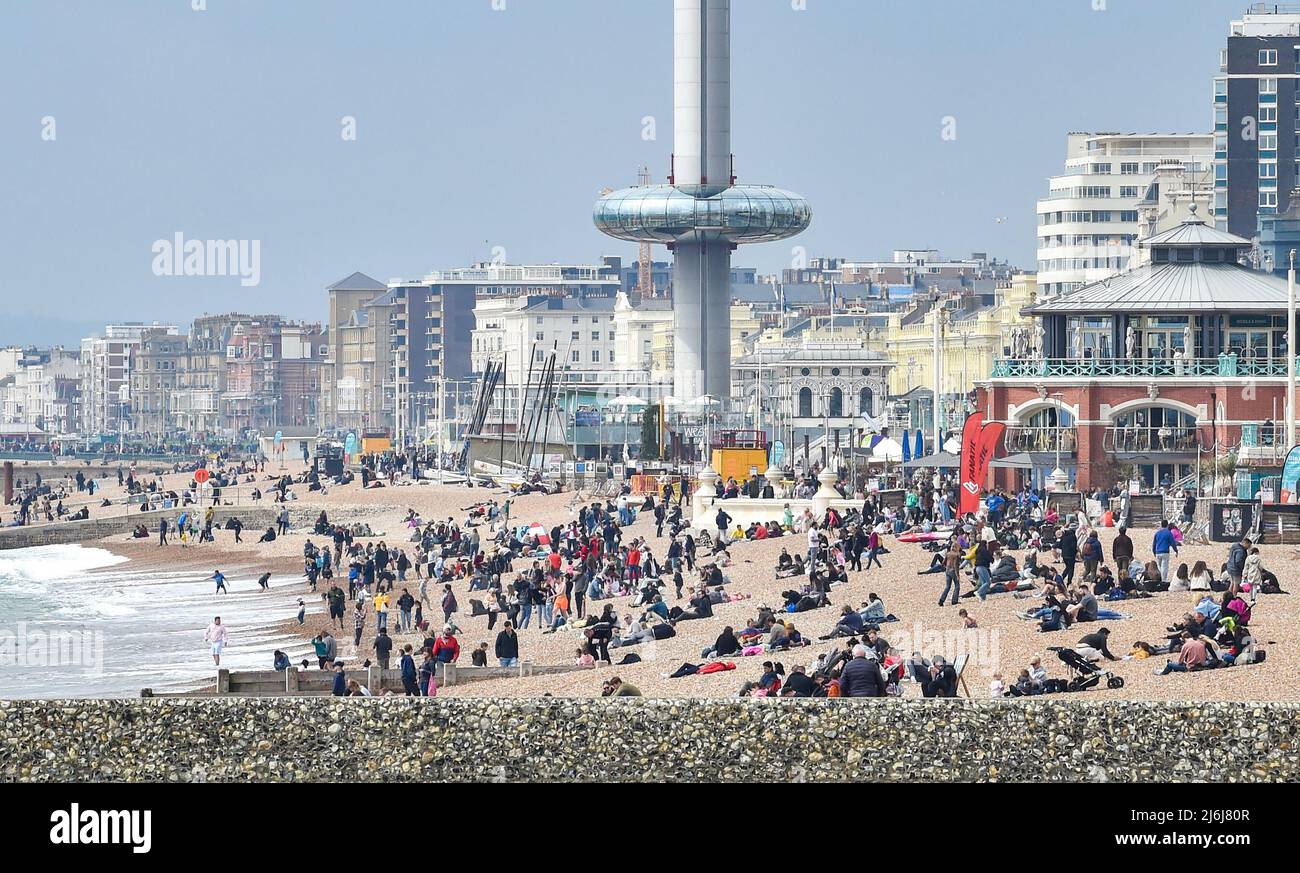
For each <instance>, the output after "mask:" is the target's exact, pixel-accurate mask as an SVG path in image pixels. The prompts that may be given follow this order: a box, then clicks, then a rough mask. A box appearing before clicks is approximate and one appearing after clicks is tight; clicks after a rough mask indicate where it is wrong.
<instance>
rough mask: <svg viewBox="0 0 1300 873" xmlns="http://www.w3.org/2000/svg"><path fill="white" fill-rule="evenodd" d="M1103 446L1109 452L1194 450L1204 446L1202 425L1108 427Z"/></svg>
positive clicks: (1134, 452) (1185, 451)
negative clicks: (1202, 442) (1197, 426)
mask: <svg viewBox="0 0 1300 873" xmlns="http://www.w3.org/2000/svg"><path fill="white" fill-rule="evenodd" d="M1101 447H1102V448H1103V449H1104V450H1105V451H1108V452H1121V453H1130V454H1148V453H1150V452H1183V453H1193V452H1197V451H1200V449H1201V435H1200V429H1199V428H1196V427H1123V426H1119V425H1116V426H1112V427H1108V428H1106V430H1105V432H1104V433H1103V434H1102V438H1101Z"/></svg>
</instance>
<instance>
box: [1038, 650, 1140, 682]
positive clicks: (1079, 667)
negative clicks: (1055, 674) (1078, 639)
mask: <svg viewBox="0 0 1300 873" xmlns="http://www.w3.org/2000/svg"><path fill="white" fill-rule="evenodd" d="M1048 651H1050V652H1056V657H1058V658H1060V659H1061V663H1063V664H1065V666H1066V667H1068V668H1069V670H1070V681H1069V683H1068V684H1067V686H1066V690H1067V691H1086V690H1087V689H1089V688H1093V687H1095V686H1096V685H1097V683H1098V682H1100V681H1101V680H1102V679H1105V680H1106V687H1107V688H1123V687H1124V677H1123V676H1118V675H1116V674H1114V673H1112V672H1110V671H1109V670H1103V669H1101V668H1100V667H1098V666H1097V665H1096V664H1094V663H1092V662H1091V661H1089V660H1088V659H1086V658H1084V657H1083V655H1080V654H1079V653H1078V652H1076V651H1075V650H1074V649H1068V648H1065V647H1064V646H1049V647H1048Z"/></svg>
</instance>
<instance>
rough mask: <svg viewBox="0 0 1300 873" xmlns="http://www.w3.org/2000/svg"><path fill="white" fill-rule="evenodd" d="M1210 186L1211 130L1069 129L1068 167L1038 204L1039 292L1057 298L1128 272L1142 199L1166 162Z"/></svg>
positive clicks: (1066, 164) (1049, 184) (1212, 151)
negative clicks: (1171, 162) (1083, 130)
mask: <svg viewBox="0 0 1300 873" xmlns="http://www.w3.org/2000/svg"><path fill="white" fill-rule="evenodd" d="M1169 160H1176V161H1179V162H1180V163H1182V165H1183V167H1184V169H1185V170H1186V174H1187V177H1188V178H1189V179H1190V180H1196V181H1202V182H1204V183H1205V184H1207V185H1208V184H1210V183H1211V182H1212V180H1213V173H1214V136H1213V134H1208V133H1206V134H1133V133H1124V134H1121V133H1071V134H1069V136H1068V137H1067V140H1066V158H1065V169H1064V172H1062V173H1061V174H1060V175H1057V176H1052V177H1051V178H1050V179H1049V180H1048V193H1047V196H1046V197H1044V198H1042V199H1041V200H1039V201H1038V205H1037V217H1038V230H1037V237H1038V293H1039V295H1040V296H1042V297H1053V296H1056V295H1058V294H1061V293H1063V292H1067V291H1072V290H1074V289H1076V288H1079V287H1080V286H1082V285H1085V284H1087V283H1090V282H1098V281H1101V280H1102V279H1106V278H1108V277H1110V276H1114V275H1116V274H1117V273H1119V272H1121V271H1123V270H1125V269H1127V268H1128V267H1129V261H1130V259H1131V258H1132V257H1133V255H1134V253H1135V251H1136V247H1135V246H1134V243H1135V242H1136V241H1137V238H1138V219H1139V216H1138V204H1139V203H1140V202H1141V201H1142V200H1143V199H1144V198H1145V197H1146V194H1147V189H1148V187H1149V186H1150V185H1151V182H1152V181H1153V180H1154V179H1155V176H1156V169H1157V167H1159V166H1160V164H1161V162H1162V161H1169Z"/></svg>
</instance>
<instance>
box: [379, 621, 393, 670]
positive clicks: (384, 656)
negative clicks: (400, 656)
mask: <svg viewBox="0 0 1300 873" xmlns="http://www.w3.org/2000/svg"><path fill="white" fill-rule="evenodd" d="M392 651H393V638H392V637H390V636H389V635H388V628H384V627H381V628H380V629H379V631H378V632H377V633H376V635H375V660H376V661H378V662H379V669H381V670H387V669H388V659H389V656H390V655H391V654H392Z"/></svg>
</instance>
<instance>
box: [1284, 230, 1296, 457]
mask: <svg viewBox="0 0 1300 873" xmlns="http://www.w3.org/2000/svg"><path fill="white" fill-rule="evenodd" d="M1295 354H1296V347H1295V249H1292V250H1291V255H1290V263H1289V265H1288V267H1287V271H1286V440H1285V441H1284V442H1283V443H1282V451H1284V452H1289V451H1290V450H1291V444H1292V443H1293V442H1295V418H1296V416H1295Z"/></svg>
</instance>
